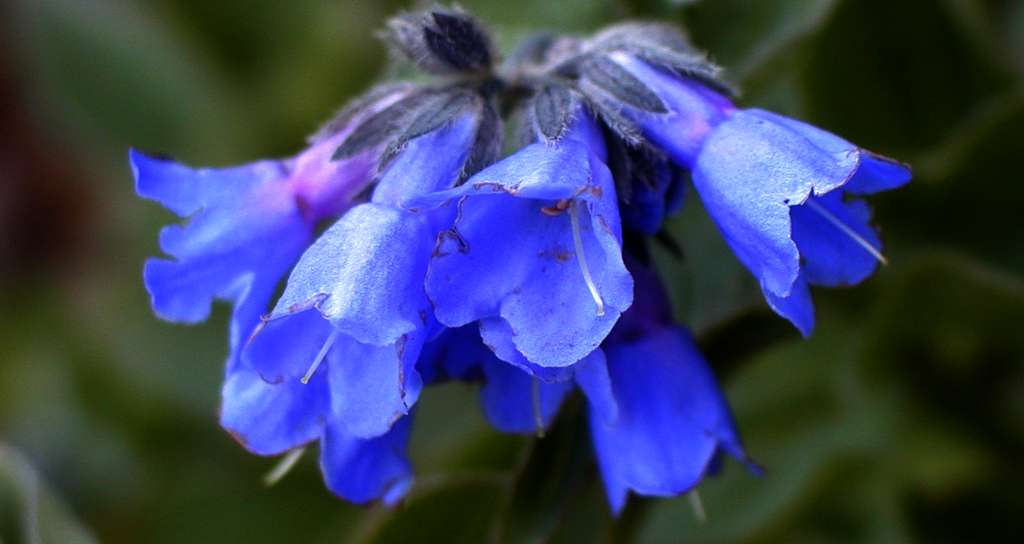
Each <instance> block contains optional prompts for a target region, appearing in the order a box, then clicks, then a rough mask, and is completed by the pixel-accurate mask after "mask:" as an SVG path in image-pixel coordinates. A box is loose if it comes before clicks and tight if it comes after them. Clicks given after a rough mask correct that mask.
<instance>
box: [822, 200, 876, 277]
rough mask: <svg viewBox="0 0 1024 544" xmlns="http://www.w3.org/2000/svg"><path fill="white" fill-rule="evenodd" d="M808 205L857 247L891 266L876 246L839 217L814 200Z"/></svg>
mask: <svg viewBox="0 0 1024 544" xmlns="http://www.w3.org/2000/svg"><path fill="white" fill-rule="evenodd" d="M806 204H807V206H808V207H810V208H811V209H812V210H814V211H816V212H818V214H820V215H821V216H822V217H824V218H825V219H826V220H828V222H829V223H832V224H833V225H835V226H836V228H837V229H839V230H841V231H843V233H844V234H846V235H847V236H849V237H850V238H852V239H853V241H854V242H857V245H859V246H860V247H862V248H864V250H865V251H867V252H868V253H870V254H871V256H872V257H874V258H876V259H878V262H880V263H882V264H883V265H886V264H889V261H887V260H886V259H885V255H882V254H881V253H880V252H879V251H878V249H876V248H875V246H873V245H871V243H870V242H868V241H867V240H865V239H864V237H863V236H861V235H860V234H857V232H856V231H854V230H853V229H851V228H850V227H849V226H847V225H846V223H843V222H842V221H840V220H839V218H838V217H836V216H835V215H833V214H832V212H830V211H828V210H826V209H825V207H824V206H822V205H821V204H818V203H817V202H815V201H814V199H813V198H809V199H807V202H806Z"/></svg>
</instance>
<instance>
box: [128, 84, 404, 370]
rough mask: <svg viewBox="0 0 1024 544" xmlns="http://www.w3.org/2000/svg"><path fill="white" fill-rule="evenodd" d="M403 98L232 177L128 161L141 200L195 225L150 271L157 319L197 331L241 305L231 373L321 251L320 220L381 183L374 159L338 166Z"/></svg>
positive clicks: (168, 235) (175, 236)
mask: <svg viewBox="0 0 1024 544" xmlns="http://www.w3.org/2000/svg"><path fill="white" fill-rule="evenodd" d="M401 96H402V93H401V92H398V91H396V92H392V93H388V94H385V95H384V96H381V97H379V98H378V99H377V101H375V103H373V104H372V105H370V106H369V107H367V108H365V109H364V110H363V111H362V112H361V113H360V114H358V115H355V116H352V117H351V118H350V119H349V120H348V123H346V124H345V125H343V126H340V127H337V130H334V131H331V132H329V133H325V134H323V135H322V136H321V137H320V138H319V139H318V140H317V141H315V142H314V143H313V145H312V146H311V147H310V148H309V149H307V150H305V151H303V152H302V153H300V154H299V155H297V156H295V157H292V158H289V159H285V160H265V161H259V162H255V163H251V164H247V165H243V166H237V167H231V168H199V169H193V168H189V167H187V166H184V165H182V164H179V163H177V162H174V161H172V160H168V159H164V158H159V157H154V156H150V155H146V154H144V153H141V152H139V151H136V150H132V151H131V152H130V153H129V160H130V162H131V166H132V172H133V174H134V176H135V183H136V191H137V192H138V194H139V195H140V196H142V197H144V198H148V199H152V200H156V201H158V202H160V203H161V204H163V205H164V206H166V207H167V208H168V209H170V210H171V211H173V212H174V213H176V214H178V215H179V216H181V217H182V218H186V219H187V222H186V223H185V224H183V225H171V226H168V227H165V228H164V229H163V231H162V232H161V233H160V247H161V249H162V250H163V251H164V252H165V253H167V254H168V255H170V256H171V257H172V259H164V258H154V259H150V260H148V261H147V262H146V266H145V270H144V278H145V284H146V290H147V291H149V294H150V296H151V297H152V304H153V310H154V311H155V312H156V314H157V315H159V316H160V317H162V318H164V319H167V320H169V321H175V322H182V323H195V322H199V321H203V320H205V319H206V318H207V317H208V316H209V314H210V306H211V304H212V302H213V300H214V299H224V300H228V301H230V302H231V303H232V305H233V306H234V313H233V316H232V321H231V334H230V338H231V340H230V345H231V355H230V356H229V366H230V365H233V364H234V363H235V362H236V361H237V355H238V351H239V349H240V347H241V344H242V342H243V341H244V339H245V337H246V335H248V334H249V332H250V331H251V330H252V328H253V327H254V326H256V324H257V323H259V317H260V315H261V314H262V313H263V312H264V311H266V308H267V305H268V303H269V301H270V298H271V296H272V295H273V292H274V289H275V288H276V286H277V283H278V281H279V280H280V279H281V277H283V276H284V275H285V274H286V273H287V272H288V270H289V269H290V268H291V267H292V266H293V265H294V264H295V262H296V260H298V258H299V256H300V255H301V254H302V252H303V251H304V250H305V249H306V247H307V246H309V244H310V243H311V242H312V239H313V233H314V231H315V229H316V225H317V223H318V222H319V221H321V220H324V219H327V218H329V217H333V216H336V215H337V214H339V213H341V212H342V211H344V210H345V209H346V208H348V207H349V206H350V205H351V203H352V200H353V198H354V197H355V196H356V195H357V194H358V193H360V192H361V191H362V190H364V188H365V187H366V186H367V185H368V184H369V183H370V181H371V180H372V173H373V171H374V169H375V167H376V162H377V159H376V155H375V151H374V150H367V151H366V152H363V153H360V154H357V155H355V156H353V157H349V158H347V159H346V160H342V161H331V155H332V154H333V153H334V150H335V148H337V147H338V144H339V142H341V141H343V140H344V139H345V138H346V137H348V136H349V135H350V134H351V133H352V131H353V130H354V129H355V127H356V126H358V124H359V123H360V122H361V121H363V120H365V119H366V118H367V117H368V116H370V115H372V114H373V113H374V112H376V111H380V110H383V109H384V108H386V107H387V106H389V105H390V104H392V103H393V102H395V101H396V100H398V99H399V98H400V97H401Z"/></svg>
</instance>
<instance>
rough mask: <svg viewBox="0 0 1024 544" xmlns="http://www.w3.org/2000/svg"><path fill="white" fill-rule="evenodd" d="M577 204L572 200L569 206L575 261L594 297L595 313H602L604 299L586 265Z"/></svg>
mask: <svg viewBox="0 0 1024 544" xmlns="http://www.w3.org/2000/svg"><path fill="white" fill-rule="evenodd" d="M577 206H578V204H577V203H576V202H575V201H574V202H573V203H572V205H571V206H569V220H570V221H572V241H573V244H575V245H576V262H578V263H579V265H580V272H583V281H585V282H586V284H587V289H589V290H590V296H591V297H593V298H594V303H596V304H597V315H599V316H600V315H604V300H602V299H601V294H600V293H598V292H597V286H596V285H594V279H593V278H592V277H590V268H588V267H587V256H586V255H585V254H584V253H583V238H581V237H580V219H579V214H578V213H577V211H576V208H577Z"/></svg>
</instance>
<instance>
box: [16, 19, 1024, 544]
mask: <svg viewBox="0 0 1024 544" xmlns="http://www.w3.org/2000/svg"><path fill="white" fill-rule="evenodd" d="M463 4H464V5H465V6H466V7H467V8H469V9H470V10H472V11H474V12H475V13H477V14H478V15H480V16H481V17H482V18H484V19H485V20H486V21H489V22H490V23H491V24H492V25H493V27H494V28H495V29H496V30H497V32H498V33H499V34H500V35H501V36H502V40H503V41H506V42H509V41H513V40H515V39H517V38H519V37H521V36H523V35H525V34H526V33H528V32H531V31H535V30H540V29H554V30H563V31H577V32H589V31H592V30H594V29H596V28H598V27H600V26H602V25H605V24H608V23H611V22H615V21H618V20H621V19H623V18H627V17H647V18H658V19H663V20H670V21H675V22H678V23H680V24H685V25H687V27H688V28H689V30H690V32H691V34H692V36H693V38H694V40H695V41H696V42H697V43H698V44H699V45H700V46H702V47H705V48H707V49H708V50H709V51H710V52H711V53H712V55H713V57H714V58H715V59H716V60H718V61H719V62H720V63H722V64H723V65H724V66H725V67H726V68H727V69H728V75H729V77H730V78H731V79H732V80H733V81H735V82H736V83H738V84H739V85H740V86H741V88H742V89H743V91H744V94H743V98H742V103H743V104H745V105H750V106H759V107H764V108H768V109H773V110H775V111H778V112H781V113H785V114H788V115H792V116H797V117H800V118H803V119H806V120H808V121H811V122H813V123H815V124H817V125H819V126H822V127H824V128H826V129H828V130H831V131H833V132H836V133H838V134H841V135H844V136H845V137H847V138H849V139H851V140H852V141H855V142H858V143H860V144H861V145H864V146H866V147H868V148H871V149H874V150H876V151H879V152H882V153H885V154H887V155H891V156H894V157H897V158H900V159H902V160H905V161H908V162H910V163H912V164H913V166H914V169H915V181H914V182H913V183H912V184H911V185H910V186H909V187H908V188H907V189H905V190H901V191H898V192H895V193H891V194H884V195H880V196H879V198H877V199H875V204H876V206H875V209H876V216H877V222H878V223H879V224H880V225H883V226H884V232H883V234H884V238H885V240H886V243H887V246H886V254H887V256H888V257H889V259H890V261H891V265H890V266H888V267H886V268H884V269H883V270H881V271H880V273H879V274H877V275H876V276H875V277H874V278H872V279H871V280H870V281H868V282H866V283H865V284H864V285H861V286H859V287H857V288H854V289H846V290H837V291H831V292H824V291H821V292H817V293H816V299H817V301H818V308H819V323H820V324H819V327H818V330H817V331H816V333H815V335H814V337H813V338H812V339H811V340H810V341H807V342H803V341H800V339H799V338H798V336H797V335H796V334H795V333H794V332H793V331H792V330H791V329H790V327H789V326H788V325H787V324H786V323H784V322H782V320H781V319H778V318H776V317H775V316H773V315H771V314H770V313H769V312H768V311H767V310H766V309H765V307H764V304H763V303H762V302H761V301H760V300H759V297H758V295H757V292H756V289H755V286H754V285H753V282H752V281H751V279H750V278H749V277H748V275H747V274H746V272H744V271H743V270H742V269H740V268H739V267H738V265H737V264H736V262H735V261H734V259H733V258H732V257H731V256H730V254H729V252H728V250H727V249H726V248H725V247H724V245H723V243H722V242H721V241H720V240H719V238H718V236H717V234H716V232H715V231H714V229H713V227H712V226H711V225H710V223H709V220H708V219H707V218H706V217H705V216H704V215H703V214H702V211H701V210H699V209H697V208H699V203H698V202H697V201H696V200H697V199H690V202H689V204H688V208H687V210H686V213H685V214H683V215H682V216H680V217H678V218H676V219H674V220H673V222H672V224H671V228H672V229H673V230H674V231H675V233H676V234H677V236H678V237H679V238H680V239H681V240H682V241H683V244H684V248H685V252H686V259H685V260H684V261H682V262H679V261H674V260H673V259H671V258H668V257H667V256H665V255H661V256H660V257H662V258H661V259H660V263H661V265H662V267H663V272H664V273H665V277H666V280H667V282H668V283H669V284H670V287H671V289H672V293H673V296H674V300H675V302H676V307H677V311H678V315H679V318H680V319H682V320H684V321H685V322H687V323H688V324H690V325H691V326H693V327H694V329H695V330H696V331H697V333H698V336H699V338H700V341H701V343H702V347H703V348H704V350H705V353H706V354H707V355H708V358H709V359H710V360H711V362H712V364H713V365H714V367H715V369H716V371H717V373H718V374H719V376H720V377H721V379H722V381H723V383H724V384H725V385H726V388H727V392H728V396H729V399H730V400H731V402H732V403H733V406H734V407H735V412H736V417H737V419H738V421H739V424H740V426H741V430H742V431H743V432H744V436H745V439H746V442H747V446H748V450H749V451H750V452H751V454H752V455H753V456H754V457H755V458H756V459H758V460H759V461H760V462H761V463H762V464H763V465H765V467H766V468H767V474H766V476H765V477H763V478H755V477H752V476H750V475H749V474H747V473H746V472H745V471H743V470H742V469H741V468H740V467H739V466H737V465H735V464H732V465H728V466H727V467H726V470H725V472H724V474H723V475H722V476H721V477H718V478H714V479H711V480H709V481H708V482H706V483H705V484H703V485H702V486H701V494H702V495H703V498H704V504H705V508H706V510H707V515H708V520H707V521H706V522H705V523H698V522H697V521H696V520H695V517H694V515H693V513H692V511H691V509H690V506H689V502H688V501H687V499H686V498H680V499H676V500H633V501H632V502H631V504H630V506H629V507H628V509H627V511H626V513H625V514H624V515H623V517H622V518H621V519H620V520H619V522H618V523H613V521H612V519H611V518H610V516H609V514H608V512H607V507H606V506H605V502H604V499H603V496H602V490H601V488H600V484H599V479H598V478H597V475H596V470H595V466H594V463H593V460H592V459H591V457H590V454H589V453H588V451H587V441H588V438H587V436H586V432H585V428H584V427H583V426H581V424H580V423H581V410H580V409H579V403H578V401H577V402H574V403H570V404H569V405H568V406H567V407H566V410H565V412H564V413H563V415H562V416H561V418H560V420H559V422H558V424H557V426H556V428H555V429H554V430H553V432H552V433H551V434H550V435H549V436H548V437H547V438H545V439H544V440H542V441H536V440H534V439H532V438H529V437H527V438H523V437H510V436H502V435H499V434H497V433H496V432H494V431H492V430H490V429H489V428H488V427H487V425H486V423H485V422H484V421H483V419H482V418H481V416H480V415H479V414H478V411H477V410H476V409H475V407H476V403H477V400H476V396H475V395H476V394H475V390H474V388H473V387H471V386H467V385H458V384H456V385H449V386H444V387H441V388H437V389H432V390H430V391H429V392H428V393H426V395H425V397H424V398H423V399H422V401H421V408H420V412H419V420H418V422H417V428H416V432H415V435H414V438H413V444H412V448H411V451H412V457H413V459H414V462H415V465H416V468H417V472H418V475H419V478H418V483H417V486H416V488H415V489H414V491H413V492H412V495H411V497H410V499H409V500H408V501H407V503H406V504H405V505H404V506H403V507H401V508H399V509H397V510H393V511H392V510H387V509H384V508H380V507H370V508H365V507H353V506H350V505H347V504H345V503H343V502H341V501H339V500H336V499H335V498H333V497H332V496H331V495H330V494H329V493H328V492H327V491H326V490H325V489H324V487H323V485H322V484H321V482H320V477H319V474H318V472H317V468H316V463H315V462H313V456H312V455H309V454H307V456H306V457H305V458H304V459H303V460H302V462H301V463H300V464H299V466H298V467H297V468H296V470H295V471H294V472H293V473H292V474H290V475H289V476H288V477H287V478H286V479H285V480H283V481H282V482H281V483H280V484H278V485H277V486H276V487H273V488H266V487H264V486H263V485H262V484H261V477H262V476H263V475H264V474H265V473H266V471H268V470H269V469H270V468H271V467H272V466H273V460H269V459H263V458H258V457H255V456H251V455H249V454H247V453H246V452H245V451H243V450H242V448H241V447H239V446H238V445H236V444H235V443H234V442H233V441H232V440H231V439H230V438H229V437H228V435H227V434H226V433H224V432H222V431H221V430H220V429H219V428H218V426H217V421H216V411H217V404H218V393H219V387H220V379H221V373H222V368H221V365H222V360H223V358H224V356H225V353H226V331H227V329H226V327H227V323H226V319H227V316H228V311H227V308H226V307H224V306H219V307H218V308H217V309H216V312H215V316H214V319H212V320H211V322H210V323H208V324H204V325H202V326H199V327H191V328H189V327H181V326H173V325H170V324H166V323H162V322H159V321H158V320H157V319H155V318H154V317H153V316H152V314H151V313H150V311H149V307H148V299H147V296H146V293H145V291H144V290H143V287H142V282H141V269H142V262H143V260H144V259H145V258H146V257H147V256H150V255H157V254H158V249H157V242H156V240H157V231H158V229H159V228H160V226H161V225H162V224H165V223H167V222H170V221H172V220H173V217H172V215H171V214H170V213H169V212H166V211H164V210H162V209H161V208H160V207H159V206H157V205H155V204H153V203H149V202H143V201H141V200H139V199H137V198H136V197H135V196H134V195H133V191H132V179H131V174H130V171H129V168H128V164H127V158H126V151H127V148H128V146H129V145H134V146H139V147H141V148H143V149H148V150H157V151H164V152H167V153H171V154H173V155H174V156H176V157H178V158H179V159H181V160H184V161H186V162H189V163H192V164H197V165H228V164H233V163H240V162H245V161H249V160H253V159H255V158H257V157H264V156H279V155H286V154H290V153H293V152H295V151H297V150H299V149H300V148H301V147H302V142H303V137H304V136H305V135H306V134H308V133H311V132H312V131H313V130H314V129H315V128H316V127H317V125H318V124H319V123H320V122H321V121H322V120H324V119H325V118H326V117H328V116H329V115H330V114H331V112H332V111H333V110H334V109H335V108H336V107H337V106H338V105H340V104H342V103H343V102H345V101H346V100H347V99H348V98H350V97H351V96H353V95H355V94H357V93H359V92H360V91H361V90H363V89H365V88H367V86H368V85H369V84H370V83H371V82H372V81H374V80H375V79H376V78H379V77H381V76H383V75H386V74H387V73H388V68H387V67H386V64H385V59H386V55H385V51H384V49H383V47H382V46H381V45H380V43H379V42H378V41H376V40H375V39H374V38H373V32H374V30H375V29H378V28H380V27H381V26H382V24H383V21H384V19H385V18H386V17H387V16H388V15H389V14H391V13H393V12H394V11H395V10H397V9H400V8H403V7H407V6H406V5H405V3H403V2H396V1H383V2H376V1H369V0H365V1H342V0H302V1H293V2H288V3H285V2H275V1H271V0H250V1H248V2H238V3H232V2H209V1H206V0H150V1H142V0H137V1H130V0H89V1H88V2H83V1H81V0H8V1H6V2H4V3H3V5H2V6H0V21H2V22H0V297H2V299H0V300H2V301H3V303H4V304H3V310H2V311H0V541H2V542H3V543H4V544H9V543H17V542H22V541H28V542H45V543H50V542H58V543H63V542H89V541H93V540H97V541H103V542H125V543H129V542H131V543H134V542H148V543H165V542H166V543H171V542H174V543H177V542H248V543H260V542H325V543H326V542H411V541H422V542H427V541H435V540H436V541H442V542H485V541H497V542H516V543H518V542H611V541H614V542H751V543H759V542H779V541H786V542H915V541H920V542H982V541H1002V540H1009V539H1011V537H1012V535H1017V536H1018V537H1019V536H1020V535H1022V534H1024V498H1022V492H1021V490H1022V489H1024V462H1022V460H1024V365H1022V359H1024V334H1022V333H1021V331H1020V328H1021V323H1022V322H1024V228H1022V226H1024V220H1022V217H1021V215H1022V213H1024V177H1022V175H1021V168H1020V166H1019V161H1020V160H1021V159H1024V135H1022V134H1021V129H1022V128H1024V2H1021V1H1015V0H904V1H900V2H891V1H887V0H759V1H757V2H747V1H742V0H703V1H700V2H693V1H669V0H632V1H627V0H621V1H612V0H589V1H588V0H561V1H558V2H551V1H548V0H521V1H519V2H509V1H508V0H473V1H469V0H467V1H464V2H463ZM469 407H473V409H469Z"/></svg>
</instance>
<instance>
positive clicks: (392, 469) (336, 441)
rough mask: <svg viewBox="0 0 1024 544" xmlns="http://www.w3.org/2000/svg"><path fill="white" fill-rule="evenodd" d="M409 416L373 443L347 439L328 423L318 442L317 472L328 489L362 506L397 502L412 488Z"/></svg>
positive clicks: (341, 427) (347, 436)
mask: <svg viewBox="0 0 1024 544" xmlns="http://www.w3.org/2000/svg"><path fill="white" fill-rule="evenodd" d="M411 428H412V416H408V417H403V418H402V419H400V420H399V421H397V422H396V423H395V424H394V425H393V426H392V427H391V430H390V431H388V432H387V434H384V435H382V436H379V437H376V438H373V439H369V440H366V439H361V438H355V437H353V436H350V435H347V434H346V433H345V430H344V427H343V426H340V425H338V424H337V423H336V422H329V423H328V425H327V428H326V431H325V432H324V436H323V439H322V440H321V442H320V470H321V471H322V472H323V474H324V480H325V481H326V483H327V487H328V488H329V489H330V490H331V491H332V492H333V493H334V494H336V495H338V496H339V497H341V498H343V499H345V500H348V501H351V502H354V503H357V504H363V503H367V502H370V501H374V500H378V499H382V500H384V502H385V503H386V504H394V503H396V502H398V501H399V500H400V499H401V498H402V497H403V496H404V495H405V493H406V492H407V491H408V490H409V488H410V487H411V485H412V481H413V475H412V465H411V464H410V463H409V459H408V457H407V455H406V448H407V446H408V443H409V434H410V430H411Z"/></svg>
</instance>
